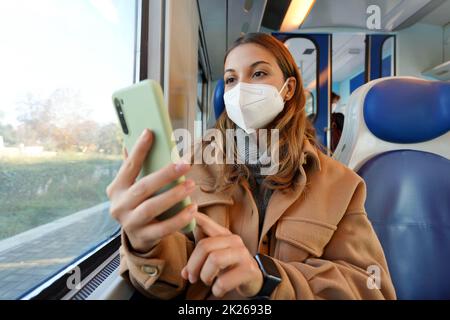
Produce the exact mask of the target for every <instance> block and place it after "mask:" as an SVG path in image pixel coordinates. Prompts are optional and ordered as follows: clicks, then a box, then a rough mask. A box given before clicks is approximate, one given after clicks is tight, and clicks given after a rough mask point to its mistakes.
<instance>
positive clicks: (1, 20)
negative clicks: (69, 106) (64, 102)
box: [0, 0, 135, 124]
mask: <svg viewBox="0 0 450 320" xmlns="http://www.w3.org/2000/svg"><path fill="white" fill-rule="evenodd" d="M134 20H135V2H134V0H9V1H4V0H2V1H0V93H1V95H0V97H1V99H0V122H2V123H11V124H15V118H16V116H17V114H16V112H15V108H16V105H17V103H18V101H20V100H21V97H23V96H24V95H25V94H27V93H32V94H33V95H36V96H38V97H42V98H45V97H47V96H48V95H49V94H50V93H51V92H53V91H54V90H55V89H58V88H70V89H73V90H80V92H81V94H82V97H83V100H84V102H85V103H86V104H87V105H88V106H90V107H91V108H92V109H93V113H92V116H91V119H93V120H95V121H98V122H102V123H105V122H111V121H115V120H116V118H115V114H114V109H113V108H112V104H111V94H112V92H113V91H114V90H115V89H119V88H121V87H124V86H127V85H129V84H131V83H132V81H133V63H134V61H133V56H134V52H133V51H134V27H135V22H134Z"/></svg>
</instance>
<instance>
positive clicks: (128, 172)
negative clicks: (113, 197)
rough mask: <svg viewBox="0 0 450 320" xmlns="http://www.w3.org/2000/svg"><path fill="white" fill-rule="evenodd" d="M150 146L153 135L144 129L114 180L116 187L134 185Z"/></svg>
mask: <svg viewBox="0 0 450 320" xmlns="http://www.w3.org/2000/svg"><path fill="white" fill-rule="evenodd" d="M152 144H153V134H152V133H151V131H150V130H148V129H145V130H144V131H143V132H142V134H141V136H140V137H139V139H138V141H137V142H136V144H135V146H134V147H133V150H132V151H131V154H130V155H129V156H128V158H127V159H126V160H125V161H124V162H123V164H122V166H121V167H120V169H119V172H118V173H117V176H116V179H115V180H116V184H117V185H118V186H123V185H125V186H130V185H132V184H133V183H134V181H135V180H136V177H137V176H138V174H139V172H140V171H141V168H142V164H143V163H144V160H145V158H146V157H147V155H148V152H149V151H150V148H151V146H152Z"/></svg>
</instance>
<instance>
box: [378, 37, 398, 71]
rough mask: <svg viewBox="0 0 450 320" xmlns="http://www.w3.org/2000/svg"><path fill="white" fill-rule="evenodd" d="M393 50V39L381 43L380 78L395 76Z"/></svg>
mask: <svg viewBox="0 0 450 320" xmlns="http://www.w3.org/2000/svg"><path fill="white" fill-rule="evenodd" d="M394 49H395V37H390V38H388V39H386V41H384V43H383V49H382V55H383V56H382V62H381V76H382V77H391V76H394V75H395V66H394V62H395V59H394Z"/></svg>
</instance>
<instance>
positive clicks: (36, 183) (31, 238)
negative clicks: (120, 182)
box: [0, 0, 136, 299]
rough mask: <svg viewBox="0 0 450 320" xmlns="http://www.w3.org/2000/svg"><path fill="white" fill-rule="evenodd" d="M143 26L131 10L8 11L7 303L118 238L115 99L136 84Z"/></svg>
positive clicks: (3, 274)
mask: <svg viewBox="0 0 450 320" xmlns="http://www.w3.org/2000/svg"><path fill="white" fill-rule="evenodd" d="M135 17H136V12H135V6H130V3H129V2H128V1H118V0H82V1H72V0H46V1H1V2H0V39H2V59H0V70H2V72H1V73H0V86H1V88H2V103H1V104H0V181H1V183H0V299H14V298H17V297H19V296H21V295H22V294H23V293H25V292H26V291H28V290H29V289H31V288H33V287H35V286H36V285H38V284H39V283H41V282H42V281H43V280H45V279H47V278H48V277H49V276H51V275H53V274H54V273H56V272H58V271H59V270H61V269H62V268H63V267H64V266H65V265H67V264H68V263H70V262H71V261H73V260H75V259H77V257H79V256H81V255H83V254H84V253H85V252H87V251H88V250H90V249H92V248H94V247H96V246H97V245H99V244H100V243H102V242H104V241H105V240H106V239H109V238H110V237H111V236H112V235H114V234H115V233H117V231H118V224H116V222H114V221H113V220H112V219H111V218H110V215H109V213H108V202H107V197H106V194H105V188H106V186H107V185H108V184H109V183H110V181H111V180H112V179H113V177H114V176H115V174H116V172H117V170H118V168H119V166H120V163H121V159H122V147H121V141H120V131H119V130H120V129H119V126H118V125H117V124H116V118H115V114H114V109H113V108H112V105H111V93H112V91H114V90H115V89H118V88H120V87H123V86H127V85H130V84H131V83H133V80H134V68H135V63H134V57H135V52H134V50H135V49H134V48H135V38H136V37H135V34H136V18H135Z"/></svg>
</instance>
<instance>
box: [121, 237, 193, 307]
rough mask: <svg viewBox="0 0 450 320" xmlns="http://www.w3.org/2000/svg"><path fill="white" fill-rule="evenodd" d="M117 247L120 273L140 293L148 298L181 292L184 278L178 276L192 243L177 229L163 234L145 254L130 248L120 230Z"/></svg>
mask: <svg viewBox="0 0 450 320" xmlns="http://www.w3.org/2000/svg"><path fill="white" fill-rule="evenodd" d="M121 237H122V246H121V247H120V267H119V273H120V275H121V276H122V277H123V278H125V279H126V280H128V281H129V282H131V284H132V285H133V286H134V287H135V288H136V289H137V290H138V291H139V292H141V293H142V294H143V295H145V296H147V297H149V298H152V299H164V300H168V299H172V298H175V297H176V296H178V295H180V294H182V293H183V292H184V291H185V289H186V285H187V281H186V280H184V279H183V278H182V277H181V270H182V268H183V267H184V266H185V265H186V263H187V260H188V258H189V256H190V254H191V253H192V251H193V248H194V243H193V241H191V240H190V239H189V238H188V237H187V236H186V235H184V234H182V233H181V232H177V233H173V234H171V235H169V236H166V237H164V238H163V239H161V240H160V242H159V243H158V244H157V245H156V246H155V247H153V249H152V250H150V251H149V252H147V253H145V254H138V253H136V252H134V251H133V250H131V249H130V245H129V241H128V238H127V235H126V233H125V232H124V231H123V230H122V235H121Z"/></svg>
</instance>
